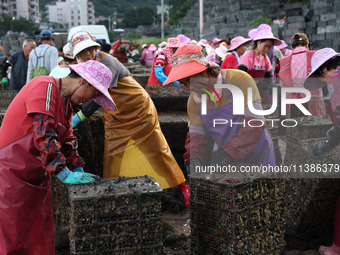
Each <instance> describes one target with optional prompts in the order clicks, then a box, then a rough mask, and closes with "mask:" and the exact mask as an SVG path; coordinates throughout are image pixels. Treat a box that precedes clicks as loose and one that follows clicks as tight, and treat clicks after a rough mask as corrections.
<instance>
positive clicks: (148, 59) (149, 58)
mask: <svg viewBox="0 0 340 255" xmlns="http://www.w3.org/2000/svg"><path fill="white" fill-rule="evenodd" d="M153 59H154V51H153V49H152V47H151V45H150V46H148V45H146V46H144V50H143V52H142V58H141V62H142V64H144V65H146V66H151V65H152V62H153Z"/></svg>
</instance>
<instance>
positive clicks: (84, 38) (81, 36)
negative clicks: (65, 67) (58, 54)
mask: <svg viewBox="0 0 340 255" xmlns="http://www.w3.org/2000/svg"><path fill="white" fill-rule="evenodd" d="M70 46H71V48H72V53H73V56H77V55H78V54H79V52H81V51H83V50H85V49H87V48H90V47H97V49H99V48H100V44H99V43H97V42H96V39H95V37H93V36H91V35H90V34H89V33H88V32H85V31H78V32H76V33H75V34H74V35H73V36H72V38H71V41H70Z"/></svg>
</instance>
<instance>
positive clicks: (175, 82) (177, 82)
mask: <svg viewBox="0 0 340 255" xmlns="http://www.w3.org/2000/svg"><path fill="white" fill-rule="evenodd" d="M172 83H173V84H174V85H179V84H181V83H180V82H179V81H174V82H172Z"/></svg>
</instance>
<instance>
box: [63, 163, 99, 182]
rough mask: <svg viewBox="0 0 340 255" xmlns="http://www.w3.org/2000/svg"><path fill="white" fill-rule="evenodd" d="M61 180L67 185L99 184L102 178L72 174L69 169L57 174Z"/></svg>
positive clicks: (85, 174)
mask: <svg viewBox="0 0 340 255" xmlns="http://www.w3.org/2000/svg"><path fill="white" fill-rule="evenodd" d="M57 177H58V178H59V180H61V181H62V182H63V183H66V184H99V183H100V180H101V178H100V177H99V176H96V175H94V174H90V173H83V172H71V171H70V170H69V169H68V168H67V167H65V168H64V170H62V171H61V172H60V173H59V174H57Z"/></svg>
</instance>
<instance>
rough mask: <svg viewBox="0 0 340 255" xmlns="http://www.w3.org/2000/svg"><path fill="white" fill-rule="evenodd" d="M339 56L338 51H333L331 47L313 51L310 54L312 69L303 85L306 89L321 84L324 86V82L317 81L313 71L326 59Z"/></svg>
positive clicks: (319, 86)
mask: <svg viewBox="0 0 340 255" xmlns="http://www.w3.org/2000/svg"><path fill="white" fill-rule="evenodd" d="M338 56H340V53H337V52H335V50H333V49H332V48H324V49H321V50H318V51H316V52H315V53H314V55H313V56H312V61H311V65H312V71H311V72H310V73H309V75H308V76H307V78H306V80H305V82H304V84H303V86H304V87H305V88H306V89H310V90H313V89H319V88H321V87H323V86H325V84H324V83H322V82H318V78H316V77H315V76H314V73H315V71H316V70H318V69H319V68H320V67H321V66H322V65H323V64H324V63H326V62H327V61H328V60H330V59H332V58H335V57H338Z"/></svg>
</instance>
